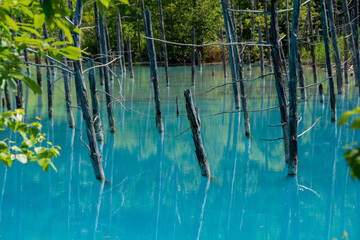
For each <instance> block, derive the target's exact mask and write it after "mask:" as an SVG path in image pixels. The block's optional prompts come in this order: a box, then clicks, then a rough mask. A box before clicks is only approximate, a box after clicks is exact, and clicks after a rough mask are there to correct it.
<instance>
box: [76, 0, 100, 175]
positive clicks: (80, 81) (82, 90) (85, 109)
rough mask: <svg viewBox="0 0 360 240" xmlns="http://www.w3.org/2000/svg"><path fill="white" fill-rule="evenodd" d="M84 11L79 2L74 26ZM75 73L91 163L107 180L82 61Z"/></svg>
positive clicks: (78, 36) (78, 22)
mask: <svg viewBox="0 0 360 240" xmlns="http://www.w3.org/2000/svg"><path fill="white" fill-rule="evenodd" d="M82 9H83V4H82V0H77V2H76V11H75V18H74V25H75V26H77V27H79V26H80V25H81V18H82ZM73 36H74V46H76V47H78V48H80V44H81V43H80V35H79V34H78V33H76V32H73ZM74 72H75V85H76V92H77V94H78V95H79V98H80V103H81V105H80V106H81V110H82V114H83V118H84V120H85V124H86V134H87V137H88V141H89V148H90V158H91V163H92V166H93V168H94V172H95V176H96V178H97V179H100V180H105V174H104V170H103V168H102V164H101V154H100V153H99V149H98V145H97V141H96V137H95V130H94V125H93V121H92V118H91V112H90V107H89V101H88V97H87V90H86V85H85V80H84V75H83V72H82V66H81V61H80V60H78V61H75V62H74Z"/></svg>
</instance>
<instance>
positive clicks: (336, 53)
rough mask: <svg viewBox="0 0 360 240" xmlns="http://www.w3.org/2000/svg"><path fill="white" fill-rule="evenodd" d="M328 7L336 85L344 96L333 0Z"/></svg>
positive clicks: (328, 1) (328, 0)
mask: <svg viewBox="0 0 360 240" xmlns="http://www.w3.org/2000/svg"><path fill="white" fill-rule="evenodd" d="M327 7H328V16H329V25H330V33H331V39H332V41H331V42H332V46H333V51H334V58H335V66H336V83H337V88H338V94H343V93H344V88H343V79H342V70H341V57H340V49H339V44H338V39H337V36H336V28H335V23H334V11H333V4H332V0H327Z"/></svg>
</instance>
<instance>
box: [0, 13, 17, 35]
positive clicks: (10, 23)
mask: <svg viewBox="0 0 360 240" xmlns="http://www.w3.org/2000/svg"><path fill="white" fill-rule="evenodd" d="M3 17H4V18H3V19H4V23H5V24H6V25H7V26H9V27H11V28H12V29H13V30H14V31H19V26H18V25H17V23H16V22H15V21H14V20H13V19H12V18H11V17H10V16H9V15H7V14H5V15H4V16H3Z"/></svg>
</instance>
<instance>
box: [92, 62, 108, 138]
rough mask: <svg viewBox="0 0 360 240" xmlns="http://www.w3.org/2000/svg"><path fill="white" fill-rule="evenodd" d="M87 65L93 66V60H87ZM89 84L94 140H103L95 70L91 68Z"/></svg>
mask: <svg viewBox="0 0 360 240" xmlns="http://www.w3.org/2000/svg"><path fill="white" fill-rule="evenodd" d="M88 67H89V68H91V67H94V61H93V60H88ZM89 85H90V92H91V105H92V120H93V123H94V130H95V134H96V140H97V141H100V142H102V141H104V134H103V131H102V124H101V116H100V107H99V100H98V97H97V93H96V81H95V70H94V69H91V70H90V71H89Z"/></svg>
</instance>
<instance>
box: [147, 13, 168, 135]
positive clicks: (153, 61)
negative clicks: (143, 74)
mask: <svg viewBox="0 0 360 240" xmlns="http://www.w3.org/2000/svg"><path fill="white" fill-rule="evenodd" d="M145 22H146V24H147V26H146V36H147V37H148V38H150V39H147V45H148V51H149V58H150V68H151V81H152V82H153V86H154V100H155V110H156V118H155V119H156V127H157V129H158V131H159V132H164V125H163V120H162V113H161V103H160V90H159V83H158V71H157V63H156V53H155V45H154V40H153V39H152V38H153V31H152V24H151V13H150V10H149V9H148V8H147V9H146V21H145Z"/></svg>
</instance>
